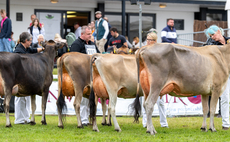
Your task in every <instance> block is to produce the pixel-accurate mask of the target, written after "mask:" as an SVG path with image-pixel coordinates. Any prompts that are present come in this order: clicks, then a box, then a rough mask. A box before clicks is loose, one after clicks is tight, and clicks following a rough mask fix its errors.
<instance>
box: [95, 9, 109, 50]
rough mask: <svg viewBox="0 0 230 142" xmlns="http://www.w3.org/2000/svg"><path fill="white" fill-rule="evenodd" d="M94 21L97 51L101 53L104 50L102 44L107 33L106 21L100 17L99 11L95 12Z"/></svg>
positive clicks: (103, 44) (105, 39)
mask: <svg viewBox="0 0 230 142" xmlns="http://www.w3.org/2000/svg"><path fill="white" fill-rule="evenodd" d="M95 14H96V18H97V20H96V23H95V33H96V45H97V47H98V48H99V51H100V52H101V53H102V52H104V51H105V49H104V46H105V43H106V41H107V36H108V33H109V28H108V27H109V26H108V22H107V21H106V20H104V19H103V18H101V16H102V15H101V11H97V12H95Z"/></svg>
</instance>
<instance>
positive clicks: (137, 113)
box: [132, 52, 141, 123]
mask: <svg viewBox="0 0 230 142" xmlns="http://www.w3.org/2000/svg"><path fill="white" fill-rule="evenodd" d="M139 53H140V52H138V53H137V54H136V62H137V95H136V99H135V100H134V102H133V103H132V108H133V111H134V122H137V123H138V122H139V117H140V115H141V104H140V99H139V98H140V95H139V94H140V78H139V76H140V73H139V69H140V65H139V56H140V55H139Z"/></svg>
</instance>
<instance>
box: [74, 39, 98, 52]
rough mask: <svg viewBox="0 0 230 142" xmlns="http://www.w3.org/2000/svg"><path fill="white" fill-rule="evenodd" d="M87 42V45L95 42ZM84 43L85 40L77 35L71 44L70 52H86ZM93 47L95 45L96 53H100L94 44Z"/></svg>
mask: <svg viewBox="0 0 230 142" xmlns="http://www.w3.org/2000/svg"><path fill="white" fill-rule="evenodd" d="M88 43H89V45H95V43H94V42H92V41H89V42H88ZM85 44H86V42H85V41H84V40H82V39H81V38H80V37H78V39H76V40H75V41H74V42H73V44H72V45H71V47H70V52H80V53H84V54H86V50H85ZM95 47H96V50H97V53H100V51H99V50H98V48H97V46H96V45H95Z"/></svg>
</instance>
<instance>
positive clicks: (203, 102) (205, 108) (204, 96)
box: [200, 95, 209, 132]
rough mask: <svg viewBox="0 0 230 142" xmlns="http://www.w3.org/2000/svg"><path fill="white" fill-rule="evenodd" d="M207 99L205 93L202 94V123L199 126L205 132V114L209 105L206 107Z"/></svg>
mask: <svg viewBox="0 0 230 142" xmlns="http://www.w3.org/2000/svg"><path fill="white" fill-rule="evenodd" d="M208 99H209V96H207V95H202V107H203V124H202V127H201V128H200V129H201V130H202V131H205V132H207V123H206V119H207V114H208V111H209V107H208Z"/></svg>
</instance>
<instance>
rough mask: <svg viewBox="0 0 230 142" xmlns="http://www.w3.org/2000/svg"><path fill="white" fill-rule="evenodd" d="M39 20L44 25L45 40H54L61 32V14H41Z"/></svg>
mask: <svg viewBox="0 0 230 142" xmlns="http://www.w3.org/2000/svg"><path fill="white" fill-rule="evenodd" d="M38 18H39V21H40V23H43V24H44V29H45V40H51V39H52V40H54V36H55V34H56V33H58V34H60V31H61V29H60V28H61V27H60V25H61V13H50V12H39V13H38Z"/></svg>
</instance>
